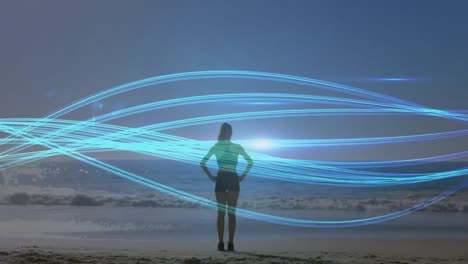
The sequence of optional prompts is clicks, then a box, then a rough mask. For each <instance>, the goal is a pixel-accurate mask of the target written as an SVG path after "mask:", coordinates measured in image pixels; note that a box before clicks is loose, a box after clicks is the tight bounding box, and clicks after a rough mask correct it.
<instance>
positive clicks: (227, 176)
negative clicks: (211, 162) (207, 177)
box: [215, 171, 240, 192]
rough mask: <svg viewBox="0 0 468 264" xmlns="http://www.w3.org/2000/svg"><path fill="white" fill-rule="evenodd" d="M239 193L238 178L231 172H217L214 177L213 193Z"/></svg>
mask: <svg viewBox="0 0 468 264" xmlns="http://www.w3.org/2000/svg"><path fill="white" fill-rule="evenodd" d="M238 191H240V186H239V177H238V176H237V173H235V172H231V171H218V175H217V177H216V187H215V192H238Z"/></svg>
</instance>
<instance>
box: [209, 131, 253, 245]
mask: <svg viewBox="0 0 468 264" xmlns="http://www.w3.org/2000/svg"><path fill="white" fill-rule="evenodd" d="M231 136H232V127H231V125H230V124H228V123H223V124H222V125H221V130H220V132H219V136H218V142H217V143H216V144H214V146H213V147H211V149H210V151H209V152H208V153H207V154H206V155H205V157H204V158H203V159H202V161H201V162H200V166H201V167H202V169H203V171H205V173H206V175H208V178H210V179H211V180H212V181H214V182H216V187H215V192H216V201H217V202H218V222H217V225H218V239H219V242H218V250H220V251H223V250H224V216H225V215H226V203H227V205H228V209H227V211H228V216H229V242H228V250H229V251H234V232H235V230H236V211H235V210H236V206H237V199H238V198H239V190H240V189H239V182H241V181H242V180H243V179H244V178H245V176H247V173H249V171H250V169H251V168H252V165H253V161H252V159H251V158H250V156H249V155H248V154H247V153H246V152H245V150H244V149H243V148H242V146H241V145H239V144H234V143H232V142H231ZM212 155H215V156H216V161H217V162H218V174H217V176H216V177H214V176H213V175H212V174H211V172H210V171H209V170H208V167H207V166H206V162H207V161H208V159H209V158H210V157H211V156H212ZM239 155H242V157H244V159H245V160H246V161H247V163H248V165H247V167H246V168H245V171H244V173H242V175H241V176H237V173H236V167H237V158H238V157H239Z"/></svg>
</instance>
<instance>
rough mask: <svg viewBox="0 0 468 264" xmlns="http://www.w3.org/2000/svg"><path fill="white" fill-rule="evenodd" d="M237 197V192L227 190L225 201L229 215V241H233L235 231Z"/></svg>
mask: <svg viewBox="0 0 468 264" xmlns="http://www.w3.org/2000/svg"><path fill="white" fill-rule="evenodd" d="M238 198H239V192H228V193H227V203H228V205H229V208H230V210H229V211H228V216H229V242H231V243H233V242H234V233H235V232H236V206H237V199H238Z"/></svg>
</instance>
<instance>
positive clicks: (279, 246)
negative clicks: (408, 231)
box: [0, 238, 468, 264]
mask: <svg viewBox="0 0 468 264" xmlns="http://www.w3.org/2000/svg"><path fill="white" fill-rule="evenodd" d="M0 248H1V249H0V263H2V264H3V263H114V264H124V263H125V264H126V263H131V264H136V263H140V264H145V263H168V264H172V263H186V264H196V263H210V264H211V263H213V264H214V263H260V264H266V263H268V264H274V263H276V264H279V263H363V264H367V263H385V264H387V263H389V264H390V263H392V264H403V263H428V264H429V263H456V264H461V263H467V264H468V239H467V240H375V239H374V240H369V239H342V240H336V239H335V240H326V239H294V240H293V239H276V240H243V241H237V243H236V252H219V251H216V250H215V248H216V241H207V240H180V239H179V240H152V241H143V240H99V239H66V238H57V239H50V238H48V239H31V238H24V239H21V238H11V239H9V238H0Z"/></svg>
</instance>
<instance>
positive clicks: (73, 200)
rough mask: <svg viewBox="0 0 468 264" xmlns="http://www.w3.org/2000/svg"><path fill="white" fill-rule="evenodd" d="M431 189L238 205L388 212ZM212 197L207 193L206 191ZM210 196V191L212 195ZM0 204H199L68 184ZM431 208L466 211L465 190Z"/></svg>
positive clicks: (252, 200)
mask: <svg viewBox="0 0 468 264" xmlns="http://www.w3.org/2000/svg"><path fill="white" fill-rule="evenodd" d="M431 195H433V194H432V193H420V194H415V195H407V196H404V197H390V198H389V197H385V198H346V197H340V198H330V197H308V196H297V197H284V196H272V195H263V196H262V195H256V196H241V198H240V199H239V202H238V206H239V207H241V208H245V209H255V210H264V209H267V210H270V209H271V210H328V211H357V212H362V211H369V212H374V211H375V212H390V211H398V210H402V209H404V208H408V207H410V206H412V205H414V204H416V203H420V202H423V201H424V200H425V199H427V197H431ZM205 196H206V198H208V199H213V197H210V195H205ZM211 196H212V195H211ZM0 205H15V206H21V205H43V206H116V207H154V208H199V207H201V206H200V205H198V204H194V203H190V202H188V201H184V200H181V199H176V198H174V197H172V196H168V195H164V194H158V193H137V194H118V193H109V192H102V191H95V192H78V191H75V190H73V189H67V188H58V189H56V188H28V189H14V190H9V191H3V192H2V194H1V195H0ZM425 211H430V212H464V213H468V194H467V193H459V194H455V195H452V196H451V197H449V198H448V199H445V200H443V201H441V202H439V203H437V204H434V205H431V206H429V207H427V208H426V209H425Z"/></svg>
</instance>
